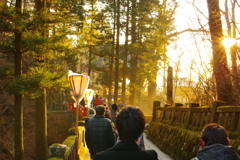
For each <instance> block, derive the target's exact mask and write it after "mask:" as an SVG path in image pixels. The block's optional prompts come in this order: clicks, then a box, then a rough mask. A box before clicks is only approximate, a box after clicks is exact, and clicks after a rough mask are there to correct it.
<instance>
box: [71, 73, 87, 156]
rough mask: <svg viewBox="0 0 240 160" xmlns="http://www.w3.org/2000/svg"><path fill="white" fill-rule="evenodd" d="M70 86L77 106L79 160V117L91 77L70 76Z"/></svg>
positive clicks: (76, 141) (76, 128)
mask: <svg viewBox="0 0 240 160" xmlns="http://www.w3.org/2000/svg"><path fill="white" fill-rule="evenodd" d="M68 78H69V81H70V85H71V88H72V93H73V96H74V100H75V104H76V112H75V133H76V140H75V144H76V153H75V159H76V160H79V156H78V143H79V142H78V141H79V131H78V116H79V113H78V111H79V103H80V101H81V99H82V98H83V96H84V94H85V93H86V90H87V87H88V84H89V76H85V75H82V74H76V73H72V72H71V74H70V75H69V76H68Z"/></svg>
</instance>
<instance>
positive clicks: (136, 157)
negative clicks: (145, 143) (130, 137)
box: [93, 141, 158, 160]
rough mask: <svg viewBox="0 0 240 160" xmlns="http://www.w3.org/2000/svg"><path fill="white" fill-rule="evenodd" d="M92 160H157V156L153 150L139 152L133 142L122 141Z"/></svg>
mask: <svg viewBox="0 0 240 160" xmlns="http://www.w3.org/2000/svg"><path fill="white" fill-rule="evenodd" d="M93 160H158V155H157V152H156V151H154V150H141V149H140V148H139V146H138V145H137V144H136V143H135V142H131V141H124V142H119V143H117V144H116V145H115V146H113V147H112V148H110V149H107V150H105V151H103V152H100V153H98V154H96V156H95V157H94V159H93Z"/></svg>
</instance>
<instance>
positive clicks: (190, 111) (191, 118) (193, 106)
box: [186, 103, 199, 129]
mask: <svg viewBox="0 0 240 160" xmlns="http://www.w3.org/2000/svg"><path fill="white" fill-rule="evenodd" d="M196 107H199V104H198V103H190V104H189V110H188V121H187V124H186V125H187V128H188V129H189V126H191V125H192V123H191V122H192V121H193V115H192V110H193V108H196Z"/></svg>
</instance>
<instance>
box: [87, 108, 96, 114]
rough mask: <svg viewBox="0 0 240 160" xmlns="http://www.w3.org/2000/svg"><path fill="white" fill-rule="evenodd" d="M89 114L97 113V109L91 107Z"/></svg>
mask: <svg viewBox="0 0 240 160" xmlns="http://www.w3.org/2000/svg"><path fill="white" fill-rule="evenodd" d="M88 112H89V114H96V111H95V110H94V109H92V108H89V111H88Z"/></svg>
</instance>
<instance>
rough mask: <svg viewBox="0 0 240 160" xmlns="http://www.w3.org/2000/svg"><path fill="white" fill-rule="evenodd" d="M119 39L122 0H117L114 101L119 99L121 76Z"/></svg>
mask: <svg viewBox="0 0 240 160" xmlns="http://www.w3.org/2000/svg"><path fill="white" fill-rule="evenodd" d="M119 39H120V0H117V41H116V57H115V83H114V84H115V86H114V102H115V103H117V101H118V82H119V80H118V77H119V44H120V43H119Z"/></svg>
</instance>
